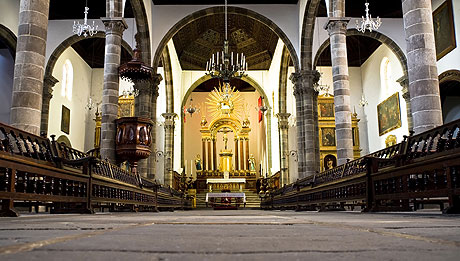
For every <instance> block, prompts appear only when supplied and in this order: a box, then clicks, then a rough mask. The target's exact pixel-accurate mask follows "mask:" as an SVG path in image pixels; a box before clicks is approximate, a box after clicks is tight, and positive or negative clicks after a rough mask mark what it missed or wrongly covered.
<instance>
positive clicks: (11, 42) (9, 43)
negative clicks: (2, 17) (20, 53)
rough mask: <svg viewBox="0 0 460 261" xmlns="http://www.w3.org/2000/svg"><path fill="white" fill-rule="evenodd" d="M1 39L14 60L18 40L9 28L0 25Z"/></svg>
mask: <svg viewBox="0 0 460 261" xmlns="http://www.w3.org/2000/svg"><path fill="white" fill-rule="evenodd" d="M0 39H1V40H2V42H3V43H4V44H5V45H6V47H7V48H8V51H10V54H11V56H12V57H13V60H14V59H15V58H16V44H17V42H18V38H17V37H16V35H15V34H14V33H13V32H12V31H11V30H10V29H8V27H6V26H4V25H2V24H0Z"/></svg>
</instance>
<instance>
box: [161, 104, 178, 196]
mask: <svg viewBox="0 0 460 261" xmlns="http://www.w3.org/2000/svg"><path fill="white" fill-rule="evenodd" d="M161 116H163V117H164V118H165V123H164V127H165V149H164V152H165V164H164V166H165V178H164V181H165V186H170V187H171V186H172V185H173V184H172V182H173V171H174V128H175V126H176V123H175V121H174V119H175V118H176V117H177V114H175V113H163V114H161Z"/></svg>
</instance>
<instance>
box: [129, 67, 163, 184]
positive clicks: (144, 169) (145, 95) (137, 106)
mask: <svg viewBox="0 0 460 261" xmlns="http://www.w3.org/2000/svg"><path fill="white" fill-rule="evenodd" d="M160 81H161V75H159V77H158V76H157V77H155V78H153V79H152V80H149V81H140V82H136V83H135V84H134V88H136V89H137V90H139V96H137V97H136V98H135V103H134V111H135V115H136V116H138V117H144V118H148V119H151V120H152V121H153V122H155V118H156V99H157V97H158V84H159V82H160ZM153 107H155V108H153ZM151 135H152V144H151V148H150V149H151V150H152V153H151V154H150V157H149V158H148V159H145V160H140V161H139V165H138V168H137V170H138V172H139V173H140V174H141V175H142V176H144V177H148V178H150V179H153V178H154V176H155V165H156V164H155V163H156V161H155V153H154V148H155V137H156V128H155V127H154V128H152V132H151Z"/></svg>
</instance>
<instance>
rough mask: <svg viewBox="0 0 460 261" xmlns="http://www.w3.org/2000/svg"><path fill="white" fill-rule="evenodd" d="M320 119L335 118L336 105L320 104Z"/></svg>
mask: <svg viewBox="0 0 460 261" xmlns="http://www.w3.org/2000/svg"><path fill="white" fill-rule="evenodd" d="M319 117H334V103H329V102H327V103H320V104H319Z"/></svg>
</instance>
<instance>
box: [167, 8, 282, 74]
mask: <svg viewBox="0 0 460 261" xmlns="http://www.w3.org/2000/svg"><path fill="white" fill-rule="evenodd" d="M224 39H225V24H224V15H223V14H218V15H211V16H206V17H203V18H200V19H198V20H196V21H195V22H192V23H190V24H188V25H187V26H186V27H184V28H183V29H182V30H180V31H179V32H178V33H177V34H176V35H174V37H173V42H174V46H175V48H176V51H177V54H178V56H179V61H180V64H181V66H182V69H183V70H204V69H205V67H206V62H207V61H208V60H209V58H210V57H211V56H212V54H213V53H216V52H218V51H219V52H221V51H222V47H223V42H224ZM228 40H229V49H230V51H233V52H235V53H236V52H238V53H244V55H245V56H246V61H247V63H248V67H249V69H250V70H268V69H269V67H270V64H271V60H272V57H273V53H274V52H275V48H276V44H277V42H278V36H277V35H276V34H275V33H274V32H273V31H272V30H271V29H270V28H268V27H267V26H265V25H263V24H262V23H260V22H257V21H255V20H253V19H251V18H248V17H244V16H241V15H233V14H229V15H228Z"/></svg>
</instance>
